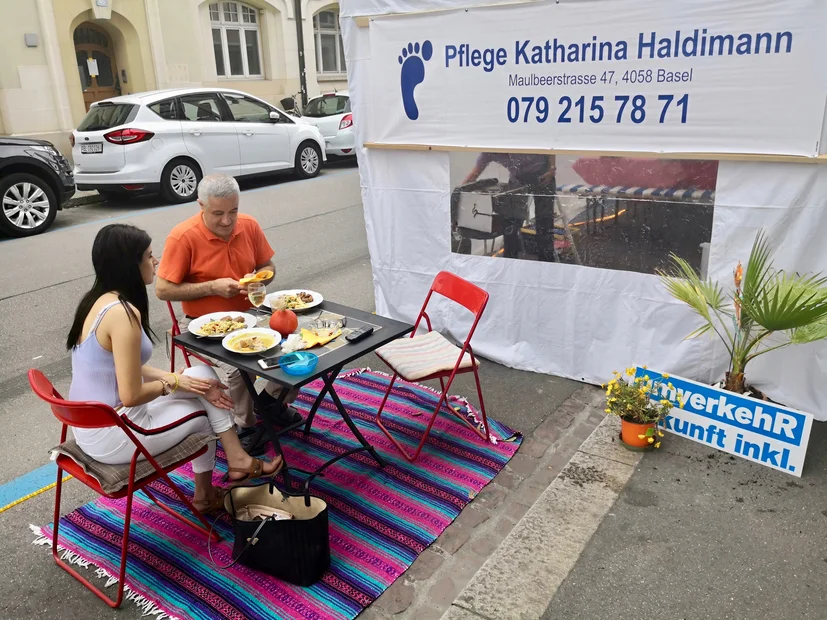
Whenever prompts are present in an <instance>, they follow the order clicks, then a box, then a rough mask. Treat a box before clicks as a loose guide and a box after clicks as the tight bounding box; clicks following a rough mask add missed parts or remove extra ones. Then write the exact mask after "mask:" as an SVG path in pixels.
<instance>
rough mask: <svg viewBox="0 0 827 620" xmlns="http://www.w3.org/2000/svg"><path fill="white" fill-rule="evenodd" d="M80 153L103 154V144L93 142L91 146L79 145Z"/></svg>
mask: <svg viewBox="0 0 827 620" xmlns="http://www.w3.org/2000/svg"><path fill="white" fill-rule="evenodd" d="M80 152H81V153H103V143H102V142H93V143H92V144H81V145H80Z"/></svg>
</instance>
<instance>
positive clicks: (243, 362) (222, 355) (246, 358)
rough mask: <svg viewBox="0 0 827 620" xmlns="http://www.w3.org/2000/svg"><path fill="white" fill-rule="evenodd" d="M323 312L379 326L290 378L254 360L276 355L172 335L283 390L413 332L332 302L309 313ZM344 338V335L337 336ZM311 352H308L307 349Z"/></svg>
mask: <svg viewBox="0 0 827 620" xmlns="http://www.w3.org/2000/svg"><path fill="white" fill-rule="evenodd" d="M319 310H324V311H326V312H333V313H336V314H341V315H343V316H346V317H348V319H356V320H357V321H361V322H364V323H369V324H371V325H375V326H378V327H381V329H376V330H374V332H373V333H372V334H371V335H370V336H368V337H367V338H365V339H363V340H360V341H359V342H356V343H348V344H346V345H344V346H342V347H340V348H338V349H335V350H333V351H329V352H327V353H325V354H324V355H321V356H320V357H319V363H318V365H317V366H316V369H315V370H314V371H313V372H312V373H310V374H307V375H301V376H298V377H296V376H293V375H288V374H287V373H286V372H284V371H283V370H282V369H281V368H273V369H271V370H264V369H263V368H262V367H261V366H259V365H258V360H260V359H262V358H263V357H271V356H273V355H278V353H275V354H274V353H272V352H271V353H265V354H264V355H239V354H237V353H232V352H230V351H228V350H227V349H225V348H224V347H223V346H221V339H220V338H196V337H195V336H193V335H192V334H191V333H189V332H184V333H182V334H181V335H179V336H175V342H177V343H178V344H180V345H182V346H184V347H186V348H187V349H189V350H191V351H195V352H197V353H201V354H203V355H206V356H208V357H211V358H213V359H217V360H219V361H222V362H225V363H227V364H230V365H231V366H235V367H236V368H238V369H239V370H246V371H249V372H251V373H253V374H255V375H257V376H259V377H262V378H265V379H267V380H269V381H272V382H273V383H278V384H279V385H283V386H285V387H287V388H290V389H294V388H300V387H301V386H303V385H306V384H308V383H310V382H311V381H314V380H315V379H318V378H319V377H321V376H322V375H324V374H326V373H328V372H330V371H331V370H332V369H334V368H337V367H340V366H343V365H345V364H348V363H350V362H352V361H353V360H355V359H357V358H359V357H361V356H363V355H365V354H366V353H370V352H371V351H375V350H376V349H378V348H379V347H381V346H384V345H386V344H388V343H389V342H392V341H393V340H396V339H397V338H399V337H400V336H404V335H405V334H408V333H410V332H411V330H412V329H413V325H409V324H408V323H402V322H401V321H395V320H393V319H388V318H385V317H381V316H378V315H375V314H371V313H370V312H364V311H363V310H357V309H355V308H350V307H348V306H343V305H341V304H337V303H333V302H331V301H327V300H325V301H324V302H322V304H321V305H320V306H317V307H316V308H314V309H313V311H319ZM340 338H344V336H340ZM311 352H312V350H311Z"/></svg>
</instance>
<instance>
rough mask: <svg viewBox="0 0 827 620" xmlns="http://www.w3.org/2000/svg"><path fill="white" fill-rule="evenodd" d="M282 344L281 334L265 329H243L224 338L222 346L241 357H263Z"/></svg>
mask: <svg viewBox="0 0 827 620" xmlns="http://www.w3.org/2000/svg"><path fill="white" fill-rule="evenodd" d="M280 343H281V334H279V333H278V332H277V331H273V330H272V329H267V328H265V327H254V328H252V329H242V330H241V331H238V332H233V333H231V334H227V335H226V336H224V340H222V341H221V346H223V347H224V348H225V349H227V350H228V351H230V352H232V353H238V354H239V355H261V354H262V353H266V352H267V351H270V350H272V349H275V348H276V347H277V346H278V345H279V344H280Z"/></svg>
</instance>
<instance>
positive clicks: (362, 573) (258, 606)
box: [33, 370, 520, 620]
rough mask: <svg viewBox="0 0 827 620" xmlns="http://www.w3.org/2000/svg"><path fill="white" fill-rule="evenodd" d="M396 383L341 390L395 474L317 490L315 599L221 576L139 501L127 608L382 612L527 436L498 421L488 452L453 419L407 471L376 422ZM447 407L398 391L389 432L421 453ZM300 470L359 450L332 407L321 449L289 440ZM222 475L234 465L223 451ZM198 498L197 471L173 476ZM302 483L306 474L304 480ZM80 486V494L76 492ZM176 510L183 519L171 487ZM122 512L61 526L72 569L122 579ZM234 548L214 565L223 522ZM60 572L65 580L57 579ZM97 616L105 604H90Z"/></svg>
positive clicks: (309, 391) (363, 461)
mask: <svg viewBox="0 0 827 620" xmlns="http://www.w3.org/2000/svg"><path fill="white" fill-rule="evenodd" d="M388 380H389V377H388V376H387V375H385V374H383V373H377V372H373V371H370V370H363V371H352V372H350V373H346V374H344V375H342V376H341V377H340V378H339V379H338V380H337V382H336V392H337V393H338V394H339V396H340V397H341V399H342V401H343V402H344V405H345V407H346V408H347V409H348V411H349V412H350V413H351V415H352V417H353V419H354V421H355V422H356V424H357V425H358V427H359V429H360V430H361V431H362V433H363V434H364V435H365V437H366V438H367V439H368V441H370V442H371V443H372V444H373V445H374V446H375V447H376V448H377V450H378V451H379V453H380V454H381V455H382V456H383V457H384V458H385V459H386V460H387V463H388V464H387V465H386V467H385V468H384V469H380V468H379V467H377V466H376V464H375V462H374V461H372V460H371V459H370V457H369V456H367V455H366V454H365V453H358V454H356V455H353V456H350V457H348V458H345V459H342V460H341V461H339V462H338V463H336V464H335V465H333V466H332V467H330V468H329V469H328V470H327V471H326V474H325V476H324V477H323V478H316V480H315V481H314V482H313V485H312V487H311V488H312V491H313V493H314V494H315V495H317V496H319V497H321V498H323V499H324V500H325V501H326V502H327V503H328V506H329V516H330V546H331V555H332V561H331V565H330V569H329V570H328V571H327V572H326V573H325V575H324V576H323V577H322V579H321V580H320V581H319V582H318V583H316V584H315V585H313V586H311V587H308V588H301V587H298V586H293V585H290V584H288V583H285V582H283V581H280V580H278V579H275V578H273V577H269V576H268V575H265V574H263V573H259V572H256V571H253V570H250V569H247V568H245V567H244V566H240V565H236V566H235V567H233V568H232V569H229V570H226V571H220V570H217V569H216V568H214V567H213V565H212V564H211V563H210V560H209V557H208V555H207V543H206V540H205V537H204V536H203V535H200V534H198V533H197V532H195V531H194V530H191V529H189V528H187V527H186V526H185V525H183V524H181V523H179V522H178V521H176V520H175V519H172V518H171V517H169V516H167V515H166V514H165V513H164V512H163V511H161V510H160V509H159V508H157V507H156V506H155V505H154V504H152V503H151V502H150V501H149V500H148V499H147V498H146V496H144V495H143V494H142V493H139V494H138V495H136V496H135V500H134V503H133V509H132V510H133V520H132V529H131V534H130V547H129V563H128V569H127V576H126V583H127V586H128V598H130V599H131V600H133V601H134V602H135V603H137V604H138V605H140V606H141V607H142V608H143V609H144V611H145V612H147V613H153V614H157V615H158V617H159V618H164V617H167V616H170V617H174V618H196V619H202V618H204V619H206V618H232V619H238V620H242V619H246V618H283V619H289V620H308V619H318V620H326V619H349V618H354V617H356V616H357V615H358V614H359V612H361V611H362V610H363V609H364V608H365V607H367V606H368V605H370V604H371V602H373V601H374V600H375V599H376V598H377V597H378V596H379V595H380V594H382V592H384V591H385V589H387V588H388V586H390V585H391V584H392V583H393V582H394V581H395V580H396V579H397V578H398V577H399V576H400V575H402V573H404V572H405V570H407V568H408V567H409V566H410V565H411V563H412V562H413V561H414V560H415V559H416V557H417V556H418V555H419V554H420V553H421V552H422V551H423V550H424V549H425V548H427V547H428V546H429V545H430V544H431V543H432V542H434V540H435V539H436V538H437V536H439V534H440V533H441V532H442V531H443V530H444V529H445V528H446V527H447V526H448V525H449V524H450V523H451V521H453V520H454V519H455V518H456V517H457V515H459V513H460V511H462V509H463V508H464V507H465V506H466V505H467V504H468V502H470V501H471V500H472V499H473V498H474V496H475V495H476V494H477V493H479V491H480V490H481V489H482V488H483V487H484V486H485V485H486V484H488V482H489V481H490V480H491V479H492V478H493V477H494V476H495V475H496V474H497V472H499V471H500V470H501V469H502V468H503V467H504V466H505V464H506V463H507V462H508V460H509V459H510V458H511V457H512V456H513V455H514V453H515V452H516V451H517V449H518V447H519V443H520V437H519V434H515V433H514V432H513V431H512V430H511V429H510V428H508V427H506V426H504V425H503V424H500V423H498V422H496V421H493V420H490V419H489V423H490V424H491V431H492V434H493V436H494V439H493V440H492V442H491V443H485V442H484V441H482V440H481V439H479V437H477V436H476V435H475V434H474V433H473V432H471V431H470V430H469V429H467V428H466V427H465V426H464V425H463V424H461V423H460V422H458V421H457V420H452V419H450V418H451V416H449V415H444V414H443V415H440V416H438V418H437V422H436V424H435V425H434V428H433V430H432V432H431V435H430V439H429V441H428V444H427V445H426V447H425V449H424V450H423V452H422V455H421V456H420V458H419V460H418V461H416V462H415V463H413V464H410V463H408V462H407V461H405V460H404V459H403V458H402V457H401V455H400V454H399V452H398V451H397V450H396V449H395V448H394V447H393V445H392V444H391V443H390V441H388V439H387V438H386V437H385V435H384V434H383V433H382V432H381V430H380V429H379V428H378V427H377V426H376V424H375V422H374V416H375V412H376V410H377V407H378V406H379V403H380V401H381V398H382V395H383V393H384V390H385V389H386V387H387V385H388ZM321 387H322V383H321V382H320V381H317V382H313V383H311V384H310V385H308V386H307V387H305V388H304V389H303V390H302V392H301V394H300V396H299V399H298V400H297V401H296V405H297V408H298V409H299V410H300V411H301V412H302V413H306V412H307V411H308V410H309V409H310V406H311V405H312V403H313V401H314V399H315V397H316V395H317V394H318V393H319V390H320V389H321ZM437 398H438V397H437V395H436V394H435V393H434V392H433V391H432V390H431V389H430V388H428V387H425V386H421V385H417V384H413V383H404V382H402V383H397V384H396V386H395V387H394V391H393V393H392V395H391V397H390V399H389V400H388V404H387V405H386V411H387V414H388V415H387V416H383V419H384V420H386V424H387V425H388V427H389V428H391V429H392V430H393V431H394V432H395V433H396V434H397V436H398V437H400V438H405V439H404V441H406V442H409V443H410V445H411V448H412V447H413V446H414V444H415V441H414V437H416V436H418V435H419V433H420V432H421V431H422V429H423V428H424V426H425V424H426V423H427V419H428V417H429V416H428V415H425V414H427V413H429V412H430V411H433V407H435V406H436V403H437ZM451 403H452V405H453V406H454V407H457V408H459V409H460V410H461V411H462V412H463V413H464V414H465V415H467V416H469V417H470V418H474V417H475V414H476V412H475V411H474V410H473V408H471V407H470V406H469V405H468V403H467V402H466V401H464V400H463V399H461V398H456V397H454V398H452V399H451ZM282 445H283V447H284V450H285V453H286V454H287V458H288V462H289V463H290V464H291V466H292V467H297V468H301V469H307V470H312V469H315V468H316V466H318V464H320V463H321V462H323V461H326V460H328V459H330V458H331V457H332V456H334V455H336V454H339V453H341V452H344V451H345V450H347V449H350V448H352V447H356V446H357V445H358V442H357V441H356V439H355V438H354V437H353V435H352V434H351V433H350V431H349V430H348V428H347V426H346V425H345V424H344V422H343V421H342V418H341V416H340V415H338V413H337V412H336V410H335V407H334V405H333V403H332V402H331V401H330V399H329V397H328V398H327V399H325V402H324V403H323V405H322V406H321V407H320V408H319V413H318V414H317V417H316V419H315V421H314V423H313V430H312V431H311V434H310V437H309V438H308V439H307V440H305V439H304V438H303V436H302V435H301V433H300V432H296V433H294V434H292V435H290V436H286V437H284V438H283V439H282ZM218 456H219V463H218V467H217V469H216V475H217V476H218V475H219V474H220V473H223V471H225V468H226V463H225V462H224V460H223V453H222V452H221V450H220V449H219V450H218ZM173 476H174V480H175V482H176V483H177V484H180V485H181V487H182V488H183V489H184V492H185V493H188V494H190V495H191V494H192V491H193V478H192V470H191V469H190V468H189V466H185V467H182V468H181V469H179V470H178V471H176V473H175V474H174V475H173ZM296 477H297V478H300V477H301V475H300V474H298V473H297V474H296ZM70 484H72V483H70ZM157 488H158V490H159V492H160V493H163V497H165V498H166V501H168V502H169V503H170V504H172V505H176V507H177V508H178V509H179V510H183V507H182V506H181V504H180V502H177V501H176V500H175V499H174V497H171V496H170V493H168V492H163V489H165V488H166V487H165V486H164V485H159V486H158V487H157ZM124 504H125V502H124V501H123V500H119V501H113V500H108V499H105V498H100V499H97V500H95V501H93V502H91V503H89V504H86V505H85V506H82V507H81V508H78V509H77V510H75V511H74V512H72V513H70V514H68V515H66V516H64V517H62V518H61V526H60V536H61V547H63V548H64V555H65V557H66V560H67V561H70V562H73V563H75V564H79V565H82V566H88V567H90V568H94V569H96V572H97V574H98V576H100V577H109V582H110V585H112V583H114V582H115V580H114V579H112V578H111V575H113V574H117V573H116V570H115V567H116V566H117V562H118V559H119V555H118V554H119V549H120V542H121V532H122V531H123V529H122V527H123V519H124V514H123V510H124ZM217 527H218V530H219V532H220V534H221V536H222V538H223V539H224V541H225V542H222V543H219V545H218V546H217V547H214V548H213V555H214V557H215V560H216V561H217V562H219V563H221V564H224V563H228V562H229V559H230V553H231V547H232V545H231V543H230V542H226V541H227V540H232V527H231V525H230V523H229V520H226V519H225V520H219V521H218V522H217ZM33 529H34V530H35V532H36V533H37V534H38V539H37V540H36V541H35V543H37V544H43V545H49V544H50V542H51V526H46V527H43V528H42V529H41V528H33ZM55 570H58V569H57V568H56V567H55ZM89 604H90V605H91V604H97V603H95V600H94V597H92V595H91V594H90V595H89Z"/></svg>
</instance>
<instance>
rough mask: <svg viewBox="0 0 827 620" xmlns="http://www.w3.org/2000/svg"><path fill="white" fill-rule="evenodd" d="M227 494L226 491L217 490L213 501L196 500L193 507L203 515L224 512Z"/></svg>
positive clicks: (193, 501)
mask: <svg viewBox="0 0 827 620" xmlns="http://www.w3.org/2000/svg"><path fill="white" fill-rule="evenodd" d="M226 494H227V491H226V490H225V489H219V488H216V489H215V495H213V496H212V499H194V500H192V505H193V506H194V507H195V509H196V510H197V511H198V512H200V513H201V514H202V515H214V514H216V513H219V512H221V511H223V510H224V496H225V495H226Z"/></svg>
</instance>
